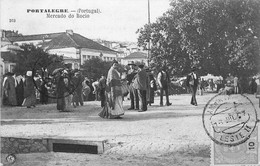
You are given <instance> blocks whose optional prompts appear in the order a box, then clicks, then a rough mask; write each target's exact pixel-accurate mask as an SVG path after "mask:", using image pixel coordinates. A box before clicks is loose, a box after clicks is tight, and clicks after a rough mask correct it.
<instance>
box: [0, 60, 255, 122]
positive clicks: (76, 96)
mask: <svg viewBox="0 0 260 166" xmlns="http://www.w3.org/2000/svg"><path fill="white" fill-rule="evenodd" d="M118 66H119V64H118V62H117V61H116V60H114V61H113V64H112V66H111V68H110V69H109V71H108V74H107V75H102V76H101V78H99V79H97V80H96V81H93V80H89V79H88V78H87V77H84V76H83V75H82V73H81V71H80V70H69V69H66V68H58V69H56V70H54V71H53V73H52V74H51V75H46V73H44V72H42V73H34V74H33V72H32V71H27V72H26V75H25V76H22V75H16V74H14V73H10V72H8V73H6V74H5V77H4V79H3V94H2V95H3V104H4V105H9V106H23V107H27V108H34V107H36V104H38V103H41V104H48V103H54V102H55V103H56V104H57V110H59V111H61V112H63V111H71V110H72V108H76V107H78V106H83V105H84V101H93V100H96V101H100V103H101V104H100V106H101V107H102V111H101V112H100V113H99V116H100V117H102V118H109V119H111V118H121V117H122V115H124V113H125V111H124V109H123V101H124V97H126V96H128V97H129V99H130V103H131V104H130V108H128V110H136V111H138V112H144V111H147V109H148V105H149V106H151V105H152V104H153V103H154V96H155V92H156V91H159V93H160V95H159V96H160V106H164V105H166V106H170V105H172V103H171V102H170V101H169V88H170V85H171V80H170V76H169V74H168V71H167V67H166V66H163V67H162V69H161V70H160V71H159V72H158V74H157V76H155V73H154V71H153V70H151V69H150V68H148V67H145V65H144V64H139V65H137V64H135V63H134V62H131V63H129V64H128V66H129V68H130V69H129V70H128V71H125V73H122V74H121V73H119V72H118ZM185 81H186V84H185V86H186V87H187V88H188V89H189V91H190V93H191V102H190V104H192V105H194V106H197V105H198V103H197V100H196V94H197V93H198V91H199V94H201V95H202V94H203V91H205V87H206V86H209V87H210V88H211V89H212V90H213V89H214V88H215V87H214V86H215V85H214V82H213V80H211V81H206V80H204V79H203V78H200V77H199V75H198V73H197V68H196V67H192V69H191V72H190V73H189V74H188V75H187V78H186V80H185ZM224 82H225V83H224ZM244 84H245V80H244V78H243V77H241V78H238V77H237V76H235V77H234V76H232V75H231V74H229V76H228V77H227V78H226V80H225V81H222V82H221V84H218V85H221V86H217V89H218V91H219V90H222V91H224V92H225V93H227V94H230V93H235V94H237V93H244V92H245V88H244V87H245V86H246V85H244ZM248 87H249V88H248V90H249V93H252V94H254V93H256V91H257V83H256V79H255V78H252V80H251V81H250V83H249V85H248ZM164 96H165V98H166V101H165V104H164V102H163V98H164ZM128 97H127V98H128Z"/></svg>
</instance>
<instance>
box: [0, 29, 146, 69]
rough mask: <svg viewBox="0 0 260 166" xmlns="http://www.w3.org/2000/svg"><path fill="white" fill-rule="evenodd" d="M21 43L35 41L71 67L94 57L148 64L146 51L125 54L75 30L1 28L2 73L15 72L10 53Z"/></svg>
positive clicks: (126, 62)
mask: <svg viewBox="0 0 260 166" xmlns="http://www.w3.org/2000/svg"><path fill="white" fill-rule="evenodd" d="M22 44H33V45H36V46H37V47H41V48H43V49H44V50H46V51H47V52H48V53H50V54H57V55H59V56H62V57H63V59H64V63H65V64H70V66H71V67H72V69H79V68H80V65H82V64H83V63H84V61H85V60H88V59H91V58H101V59H102V60H104V61H112V60H114V59H115V60H118V61H119V62H120V63H121V64H123V65H127V64H128V63H129V62H130V61H139V62H142V63H145V64H147V54H146V53H144V52H141V51H139V50H136V51H135V52H132V53H130V54H129V55H127V53H122V50H118V49H113V48H111V47H110V48H109V47H108V46H106V45H104V43H103V42H102V41H100V42H98V41H94V40H91V39H88V38H86V37H84V36H82V35H80V34H77V33H74V32H73V30H66V32H60V33H48V34H36V35H21V34H18V32H14V31H6V30H1V58H0V65H1V74H4V73H6V72H8V71H10V72H12V69H13V67H14V65H15V64H13V63H10V59H8V54H14V53H15V51H16V50H19V49H20V47H19V46H21V45H22ZM2 55H5V56H2ZM122 55H125V56H122Z"/></svg>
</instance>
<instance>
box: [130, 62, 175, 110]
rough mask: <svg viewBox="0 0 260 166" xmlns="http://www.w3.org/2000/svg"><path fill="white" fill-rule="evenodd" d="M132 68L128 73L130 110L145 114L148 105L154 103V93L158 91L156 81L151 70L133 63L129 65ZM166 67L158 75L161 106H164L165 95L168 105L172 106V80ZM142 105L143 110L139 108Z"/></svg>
mask: <svg viewBox="0 0 260 166" xmlns="http://www.w3.org/2000/svg"><path fill="white" fill-rule="evenodd" d="M128 66H129V67H130V69H129V71H128V73H127V81H128V84H129V88H130V100H131V106H130V108H129V109H128V110H138V112H143V111H146V110H147V105H148V104H149V105H151V103H153V102H154V101H153V100H154V91H156V90H157V85H156V81H155V79H154V76H153V74H152V73H150V69H149V68H147V69H144V65H143V64H140V65H136V64H134V63H133V62H132V63H130V64H128ZM166 69H167V68H166V66H165V67H163V68H162V70H161V71H160V72H159V74H158V78H157V81H158V85H159V88H160V93H161V94H160V106H163V94H164V92H165V95H166V105H167V106H170V105H171V103H170V102H169V93H168V88H169V83H170V78H169V75H168V73H167V71H166ZM139 102H140V103H141V109H140V107H139Z"/></svg>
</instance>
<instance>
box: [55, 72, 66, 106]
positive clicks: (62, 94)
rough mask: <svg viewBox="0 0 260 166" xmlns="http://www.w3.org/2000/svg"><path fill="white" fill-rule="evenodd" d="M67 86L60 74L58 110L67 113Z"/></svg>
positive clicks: (57, 93) (57, 92)
mask: <svg viewBox="0 0 260 166" xmlns="http://www.w3.org/2000/svg"><path fill="white" fill-rule="evenodd" d="M65 89H66V85H65V82H64V77H63V76H62V75H61V74H60V75H59V76H58V81H57V89H56V90H57V91H56V95H57V110H59V111H65V108H66V105H65V92H66V90H65Z"/></svg>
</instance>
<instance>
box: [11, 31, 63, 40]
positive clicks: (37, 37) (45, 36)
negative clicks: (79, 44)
mask: <svg viewBox="0 0 260 166" xmlns="http://www.w3.org/2000/svg"><path fill="white" fill-rule="evenodd" d="M62 33H65V32H60V33H49V34H37V35H24V36H11V37H7V38H8V39H9V40H10V41H11V42H19V41H31V40H43V39H53V38H55V37H57V36H59V35H61V34H62Z"/></svg>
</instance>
